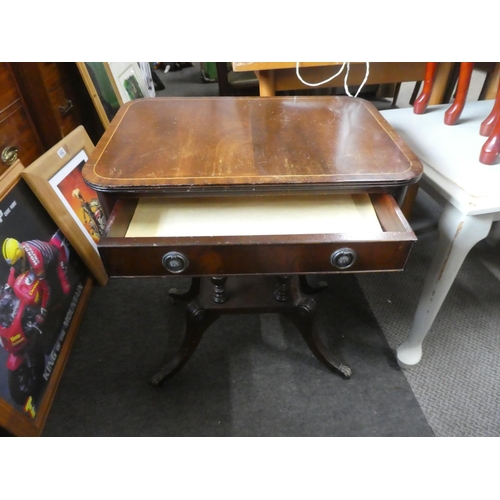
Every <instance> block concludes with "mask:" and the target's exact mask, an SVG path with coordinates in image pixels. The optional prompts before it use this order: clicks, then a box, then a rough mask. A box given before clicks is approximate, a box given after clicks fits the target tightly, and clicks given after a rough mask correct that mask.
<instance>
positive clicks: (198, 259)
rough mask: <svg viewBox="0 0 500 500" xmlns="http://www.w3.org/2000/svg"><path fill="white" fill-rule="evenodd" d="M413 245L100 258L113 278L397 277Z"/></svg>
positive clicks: (106, 253)
mask: <svg viewBox="0 0 500 500" xmlns="http://www.w3.org/2000/svg"><path fill="white" fill-rule="evenodd" d="M412 245H413V242H409V241H403V242H374V241H372V242H349V241H342V242H337V243H321V244H313V243H303V244H300V243H296V244H278V245H276V244H272V245H270V244H241V245H238V244H234V245H225V244H221V245H209V244H200V245H196V246H191V245H179V244H177V245H175V244H165V245H163V244H161V243H158V242H156V243H153V244H151V245H146V246H142V245H141V246H132V245H126V246H121V245H120V246H118V245H111V246H109V245H107V244H101V246H100V252H101V255H102V258H103V261H104V265H105V267H106V270H107V272H108V274H109V275H110V276H162V275H172V276H175V275H180V276H217V275H222V276H230V275H247V274H285V275H286V274H314V273H321V274H326V273H341V272H368V271H398V270H402V269H403V268H404V266H405V263H406V260H407V257H408V255H409V253H410V250H411V247H412ZM172 260H174V263H173V264H171V265H170V266H169V264H168V262H169V261H172ZM351 262H352V264H351Z"/></svg>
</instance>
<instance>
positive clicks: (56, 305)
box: [0, 179, 87, 419]
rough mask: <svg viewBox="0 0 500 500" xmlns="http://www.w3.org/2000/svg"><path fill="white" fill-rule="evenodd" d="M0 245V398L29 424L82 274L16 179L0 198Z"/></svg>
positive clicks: (71, 312)
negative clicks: (27, 419) (23, 416)
mask: <svg viewBox="0 0 500 500" xmlns="http://www.w3.org/2000/svg"><path fill="white" fill-rule="evenodd" d="M0 245H1V248H2V256H1V258H0V343H1V348H0V399H1V400H3V403H2V405H3V406H5V404H7V405H9V406H11V407H13V408H14V409H15V410H17V411H18V412H20V413H22V414H24V415H26V416H27V417H28V418H29V419H35V418H36V415H37V411H38V409H39V407H40V404H41V402H42V401H43V398H44V394H45V391H46V389H47V386H48V384H49V381H50V379H51V376H52V373H53V371H54V367H55V366H56V364H57V363H58V358H59V354H60V352H61V349H62V347H63V345H64V342H65V340H66V336H67V334H68V330H69V327H70V324H71V321H72V319H73V316H74V314H75V311H76V310H77V308H78V305H79V302H80V299H81V297H82V292H83V290H84V287H85V283H86V276H87V274H86V273H87V271H86V268H85V266H84V264H83V263H82V262H81V260H80V258H79V257H78V255H77V254H76V252H75V251H74V250H73V248H72V247H71V246H70V245H69V243H68V241H67V240H66V238H65V237H64V236H63V234H62V233H61V231H60V230H59V229H58V227H57V226H56V224H55V223H54V222H53V220H52V219H51V218H50V216H49V215H48V214H47V212H46V211H45V210H44V208H43V206H42V205H41V204H40V202H39V201H38V199H37V198H36V196H35V195H34V194H33V192H32V191H31V190H30V188H29V187H28V185H27V184H26V183H25V182H24V180H22V179H21V180H19V182H17V184H16V185H15V186H14V187H13V188H12V189H11V190H10V191H9V192H8V193H7V194H6V195H5V196H4V197H3V198H2V199H1V201H0Z"/></svg>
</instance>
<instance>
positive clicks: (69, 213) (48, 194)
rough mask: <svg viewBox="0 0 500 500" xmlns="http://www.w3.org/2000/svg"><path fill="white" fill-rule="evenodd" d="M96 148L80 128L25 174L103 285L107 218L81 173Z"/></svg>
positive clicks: (105, 275) (23, 174)
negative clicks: (102, 249) (102, 247)
mask: <svg viewBox="0 0 500 500" xmlns="http://www.w3.org/2000/svg"><path fill="white" fill-rule="evenodd" d="M93 149H94V145H93V144H92V141H91V140H90V138H89V136H88V134H87V132H86V131H85V129H84V128H83V127H82V126H80V127H78V128H76V129H75V130H73V131H72V132H71V133H70V134H69V135H67V136H66V137H65V138H64V139H62V140H61V141H60V142H59V143H57V144H56V145H55V146H53V147H52V148H51V149H49V151H47V152H46V153H45V154H43V155H42V156H41V157H40V158H38V160H36V161H34V162H33V163H32V164H31V165H30V166H29V167H27V168H25V169H24V171H23V172H22V174H21V175H22V177H23V178H24V179H25V180H26V182H27V183H28V184H29V186H30V187H31V189H32V190H33V192H34V193H35V194H36V196H37V197H38V199H39V200H40V202H41V203H42V205H43V206H44V207H45V209H46V210H47V212H49V214H50V215H51V217H52V218H53V219H54V220H55V221H56V223H57V224H58V226H59V227H60V228H61V231H62V232H63V233H64V235H65V236H66V238H68V240H69V242H70V243H71V245H72V246H73V248H74V249H75V250H76V252H78V254H79V255H80V258H81V259H82V260H83V261H84V262H85V264H86V265H87V267H88V268H89V271H90V272H91V273H92V275H93V276H94V278H95V279H96V281H97V282H98V283H99V284H100V285H105V284H106V282H107V280H108V276H107V273H106V270H105V269H104V264H103V262H102V260H101V257H100V255H99V251H98V248H97V242H98V241H99V239H100V236H101V234H102V233H103V231H104V228H105V225H106V217H105V215H104V210H103V208H102V206H101V204H100V202H99V198H98V196H97V193H96V192H95V191H94V190H93V189H91V188H90V187H89V186H87V184H85V181H84V180H83V177H82V174H81V171H82V168H83V165H84V164H85V162H86V161H87V159H88V157H89V155H90V153H91V152H92V151H93Z"/></svg>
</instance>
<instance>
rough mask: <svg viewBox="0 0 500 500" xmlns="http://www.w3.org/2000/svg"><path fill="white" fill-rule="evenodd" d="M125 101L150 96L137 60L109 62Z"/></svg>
mask: <svg viewBox="0 0 500 500" xmlns="http://www.w3.org/2000/svg"><path fill="white" fill-rule="evenodd" d="M108 65H109V68H110V70H111V74H112V75H113V78H114V81H115V83H116V86H117V87H118V92H119V93H120V97H121V99H122V101H123V102H128V101H133V100H135V99H141V98H143V97H149V91H148V88H147V85H146V81H145V79H144V76H143V74H142V72H141V69H140V68H139V65H138V64H137V63H135V62H110V63H108Z"/></svg>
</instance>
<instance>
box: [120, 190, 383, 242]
mask: <svg viewBox="0 0 500 500" xmlns="http://www.w3.org/2000/svg"><path fill="white" fill-rule="evenodd" d="M380 232H382V228H381V226H380V223H379V220H378V217H377V214H376V212H375V210H374V208H373V205H372V203H371V200H370V197H369V196H368V195H367V194H358V195H322V196H309V195H302V196H300V195H299V196H297V195H295V196H257V197H223V198H183V199H182V198H177V199H175V198H174V199H165V198H144V199H141V200H139V203H138V205H137V208H136V210H135V213H134V215H133V217H132V220H131V222H130V225H129V228H128V231H127V234H126V237H128V238H132V237H137V238H140V237H184V236H193V237H199V236H260V235H291V234H295V235H300V234H334V233H346V234H349V233H380Z"/></svg>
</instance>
